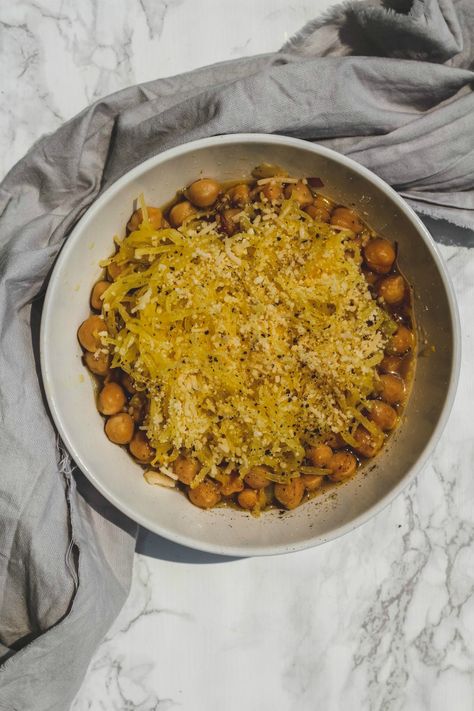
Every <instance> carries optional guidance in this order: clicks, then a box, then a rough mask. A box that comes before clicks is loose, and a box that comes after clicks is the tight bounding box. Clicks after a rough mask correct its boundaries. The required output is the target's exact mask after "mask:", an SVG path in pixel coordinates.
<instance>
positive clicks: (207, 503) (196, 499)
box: [188, 481, 221, 509]
mask: <svg viewBox="0 0 474 711" xmlns="http://www.w3.org/2000/svg"><path fill="white" fill-rule="evenodd" d="M188 496H189V500H190V501H191V503H192V504H194V506H199V508H200V509H211V508H212V507H213V506H215V505H216V504H218V503H219V501H220V499H221V495H220V493H219V489H218V487H217V485H216V484H214V482H212V481H202V482H201V483H200V484H198V485H197V486H196V488H195V489H188Z"/></svg>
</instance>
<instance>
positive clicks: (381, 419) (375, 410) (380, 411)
mask: <svg viewBox="0 0 474 711" xmlns="http://www.w3.org/2000/svg"><path fill="white" fill-rule="evenodd" d="M369 419H371V420H372V421H373V422H375V424H376V425H377V426H378V427H380V429H381V430H383V431H384V432H388V431H389V430H393V429H394V427H395V425H396V424H397V411H396V410H394V409H393V407H392V406H391V405H389V404H388V403H386V402H382V400H373V402H372V403H371V405H370V413H369Z"/></svg>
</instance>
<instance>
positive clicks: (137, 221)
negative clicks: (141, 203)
mask: <svg viewBox="0 0 474 711" xmlns="http://www.w3.org/2000/svg"><path fill="white" fill-rule="evenodd" d="M146 211H147V213H148V221H149V223H150V224H151V226H152V227H153V229H154V230H159V229H160V228H161V226H162V222H163V213H162V212H161V210H160V208H159V207H151V206H150V205H147V208H146ZM142 222H143V213H142V209H141V208H139V209H138V210H135V212H134V213H133V215H132V216H131V218H130V220H129V221H128V225H127V230H128V231H129V232H135V230H138V228H139V227H140V225H141V224H142Z"/></svg>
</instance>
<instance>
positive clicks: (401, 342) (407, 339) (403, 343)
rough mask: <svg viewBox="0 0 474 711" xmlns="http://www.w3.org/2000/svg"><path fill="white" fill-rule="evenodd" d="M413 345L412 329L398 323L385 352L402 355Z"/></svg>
mask: <svg viewBox="0 0 474 711" xmlns="http://www.w3.org/2000/svg"><path fill="white" fill-rule="evenodd" d="M413 345H414V337H413V331H410V329H409V328H407V327H406V326H403V325H402V324H400V325H399V327H398V328H397V330H396V331H395V333H394V334H393V336H392V337H391V339H390V340H389V342H388V343H387V347H386V349H385V350H386V352H387V353H388V354H389V355H395V356H399V355H403V354H404V353H407V352H408V351H411V349H412V348H413Z"/></svg>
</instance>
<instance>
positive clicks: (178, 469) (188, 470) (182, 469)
mask: <svg viewBox="0 0 474 711" xmlns="http://www.w3.org/2000/svg"><path fill="white" fill-rule="evenodd" d="M200 470H201V464H200V462H198V460H197V459H195V458H194V457H185V456H184V455H183V454H180V455H179V457H178V458H177V459H175V460H174V462H173V471H174V473H175V474H176V476H177V477H178V479H179V480H180V481H181V482H182V483H183V484H190V483H191V482H192V480H193V479H194V477H195V476H196V474H199V472H200Z"/></svg>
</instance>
